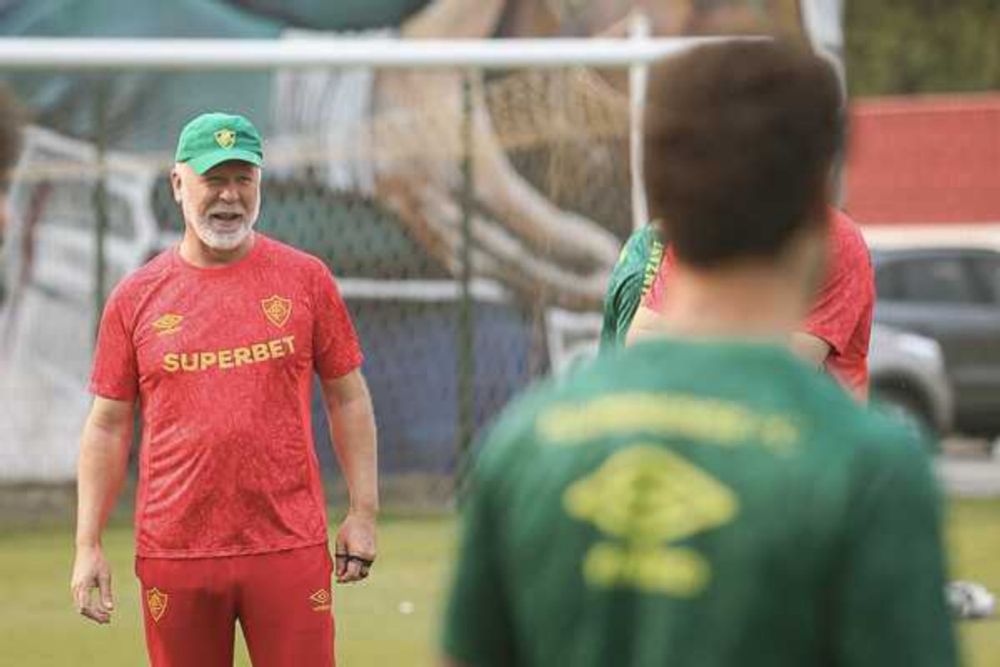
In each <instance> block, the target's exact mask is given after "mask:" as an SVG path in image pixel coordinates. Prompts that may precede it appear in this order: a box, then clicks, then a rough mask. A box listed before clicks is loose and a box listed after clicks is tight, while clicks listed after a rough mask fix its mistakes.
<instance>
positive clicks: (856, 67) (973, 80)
mask: <svg viewBox="0 0 1000 667" xmlns="http://www.w3.org/2000/svg"><path fill="white" fill-rule="evenodd" d="M845 32H846V41H847V45H846V46H847V81H848V87H849V89H850V92H851V94H852V95H899V94H913V93H931V92H963V91H982V90H998V89H1000V1H998V0H849V1H848V3H847V16H846V30H845Z"/></svg>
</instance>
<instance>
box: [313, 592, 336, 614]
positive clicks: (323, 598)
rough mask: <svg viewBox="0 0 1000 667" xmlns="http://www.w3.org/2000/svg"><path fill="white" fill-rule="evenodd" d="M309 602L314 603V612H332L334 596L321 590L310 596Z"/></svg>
mask: <svg viewBox="0 0 1000 667" xmlns="http://www.w3.org/2000/svg"><path fill="white" fill-rule="evenodd" d="M309 601H310V602H312V608H313V611H330V606H331V603H332V602H333V596H332V595H330V591H328V590H326V589H325V588H321V589H319V590H318V591H316V592H315V593H313V594H312V595H310V596H309Z"/></svg>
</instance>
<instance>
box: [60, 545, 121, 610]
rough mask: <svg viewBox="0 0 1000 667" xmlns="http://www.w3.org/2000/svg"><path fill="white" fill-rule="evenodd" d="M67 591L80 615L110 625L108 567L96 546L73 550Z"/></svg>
mask: <svg viewBox="0 0 1000 667" xmlns="http://www.w3.org/2000/svg"><path fill="white" fill-rule="evenodd" d="M95 588H96V589H97V597H96V599H95V597H94V589H95ZM70 590H71V591H72V593H73V601H74V602H75V603H76V609H77V611H79V612H80V613H81V614H82V615H84V616H86V617H87V618H89V619H91V620H92V621H96V622H97V623H102V624H104V623H110V622H111V612H112V611H113V610H114V608H115V603H114V598H113V597H112V595H111V567H110V566H109V565H108V562H107V561H106V560H105V559H104V551H103V550H102V549H101V547H100V546H87V547H77V550H76V560H75V561H74V563H73V579H72V581H71V582H70Z"/></svg>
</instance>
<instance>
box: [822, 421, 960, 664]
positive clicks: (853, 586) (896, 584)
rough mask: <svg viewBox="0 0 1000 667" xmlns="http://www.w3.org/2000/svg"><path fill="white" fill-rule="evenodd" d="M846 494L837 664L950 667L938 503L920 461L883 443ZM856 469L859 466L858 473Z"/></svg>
mask: <svg viewBox="0 0 1000 667" xmlns="http://www.w3.org/2000/svg"><path fill="white" fill-rule="evenodd" d="M884 444H885V445H893V446H886V447H883V448H882V455H880V456H879V457H878V460H877V461H874V462H873V463H874V464H875V465H869V466H867V467H868V468H869V469H870V472H867V473H866V472H864V471H863V467H862V472H861V474H859V476H858V484H856V485H855V488H854V491H853V493H852V498H853V499H854V505H853V507H852V511H851V512H850V514H849V521H850V525H849V526H848V530H849V531H850V534H851V537H850V539H849V541H848V543H847V551H846V554H845V555H846V558H845V561H844V563H843V566H844V570H843V574H844V577H843V579H842V580H841V581H840V582H839V584H838V586H837V588H836V590H834V591H833V595H835V596H838V597H839V601H840V604H839V609H838V610H837V615H838V619H837V623H836V626H837V628H838V631H837V632H835V633H834V635H833V636H834V637H835V641H836V643H837V653H838V654H839V657H840V659H839V660H836V661H834V662H835V664H837V665H849V666H851V667H860V666H865V667H868V666H870V667H884V666H885V665H907V667H923V666H926V667H951V666H952V665H956V664H957V656H956V648H955V638H954V630H953V627H952V621H951V619H950V617H949V614H948V609H947V605H946V601H945V591H944V586H945V557H944V550H943V547H942V543H941V539H942V538H941V516H940V502H939V498H938V493H937V487H936V484H935V482H934V479H933V476H932V474H931V471H930V466H929V464H928V461H927V457H926V456H925V455H924V453H923V451H921V445H920V443H918V442H916V441H915V439H912V438H909V437H908V436H899V437H897V438H895V439H894V442H891V443H884ZM859 467H861V466H859Z"/></svg>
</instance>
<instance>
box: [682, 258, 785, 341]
mask: <svg viewBox="0 0 1000 667" xmlns="http://www.w3.org/2000/svg"><path fill="white" fill-rule="evenodd" d="M802 291H803V290H801V288H800V287H799V286H798V285H797V283H796V281H794V280H790V279H789V276H788V275H787V274H785V273H784V272H781V271H778V270H775V269H774V268H773V267H770V266H765V265H761V264H757V263H748V264H743V265H740V266H737V267H728V268H725V269H714V270H710V271H704V270H699V271H692V270H691V269H688V268H685V267H681V266H678V267H677V268H676V272H675V274H674V275H673V276H672V277H671V282H670V287H669V289H667V292H666V296H665V299H664V302H663V310H662V315H663V320H662V321H663V327H664V333H666V334H668V335H671V336H682V337H692V338H745V339H754V340H773V341H775V342H784V341H785V340H786V339H787V337H788V335H789V334H791V333H792V332H793V331H795V330H796V329H797V328H798V326H799V325H800V323H801V319H802V317H803V315H804V312H803V303H802V302H803V298H802V297H801V292H802Z"/></svg>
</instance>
